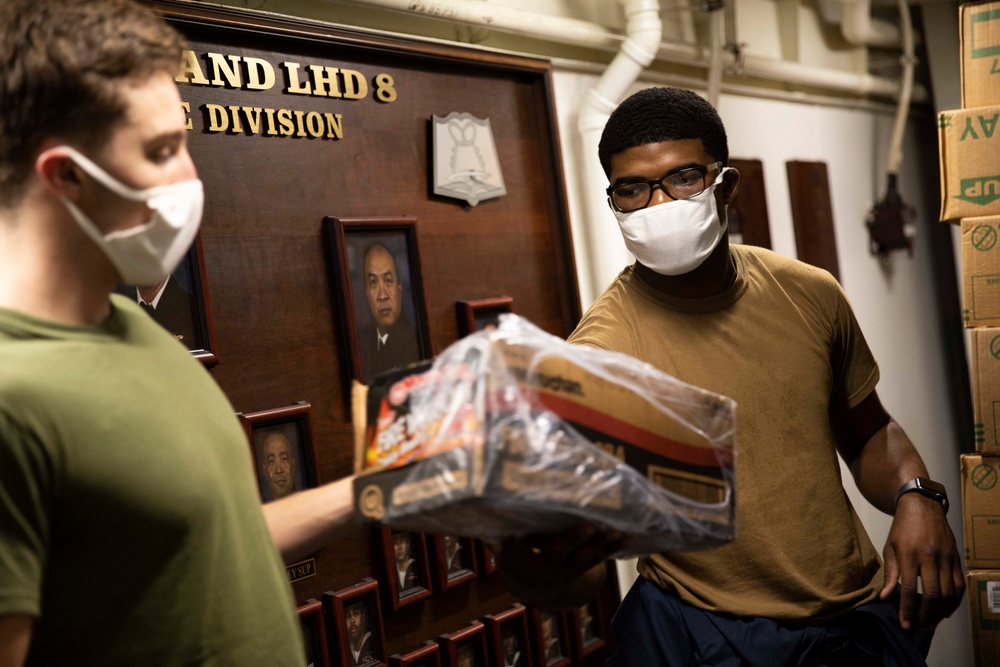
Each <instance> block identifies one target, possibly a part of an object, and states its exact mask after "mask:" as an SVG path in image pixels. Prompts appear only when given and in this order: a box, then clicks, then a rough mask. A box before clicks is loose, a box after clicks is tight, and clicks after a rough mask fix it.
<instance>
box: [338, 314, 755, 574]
mask: <svg viewBox="0 0 1000 667" xmlns="http://www.w3.org/2000/svg"><path fill="white" fill-rule="evenodd" d="M353 398H354V410H353V411H354V426H355V433H356V442H355V468H356V472H358V476H357V477H356V479H355V483H354V492H355V512H356V515H357V517H358V518H359V519H361V520H362V521H365V522H377V523H381V524H383V525H386V526H392V527H396V528H400V529H406V530H411V531H417V532H428V533H449V534H453V535H462V536H466V537H476V538H480V539H482V540H484V541H486V542H499V541H500V540H502V539H503V538H505V537H507V536H511V535H525V534H530V533H544V532H548V531H553V530H559V529H563V528H566V527H568V526H570V525H572V524H574V523H579V522H581V521H589V522H591V523H593V524H595V525H598V526H601V527H606V528H609V529H615V530H619V531H621V532H623V533H625V534H627V535H629V536H631V539H630V540H629V544H628V547H627V551H624V552H622V553H619V554H616V557H626V556H631V555H639V554H646V553H656V552H665V551H686V550H694V549H704V548H710V547H713V546H718V545H721V544H724V543H726V542H729V541H731V540H732V539H733V537H734V536H735V531H736V525H735V502H736V493H735V486H734V471H733V465H734V451H733V433H734V415H735V407H736V404H735V402H734V401H733V400H732V399H730V398H727V397H725V396H721V395H719V394H714V393H712V392H709V391H705V390H703V389H699V388H697V387H693V386H691V385H689V384H686V383H683V382H681V381H679V380H677V379H676V378H674V377H671V376H670V375H667V374H666V373H663V372H662V371H660V370H658V369H656V368H654V367H653V366H650V365H649V364H646V363H644V362H641V361H639V360H637V359H634V358H632V357H629V356H626V355H623V354H619V353H616V352H608V351H605V350H598V349H594V348H589V347H584V346H579V345H571V344H569V343H567V342H565V341H563V340H561V339H559V338H556V337H554V336H551V335H549V334H547V333H545V332H543V331H541V330H540V329H538V328H537V327H535V326H534V325H532V324H531V323H530V322H528V321H527V320H525V319H524V318H521V317H518V316H516V315H513V314H507V315H503V316H501V319H500V325H499V327H498V328H496V329H493V330H488V331H481V332H478V333H475V334H472V335H470V336H467V337H465V338H463V339H462V340H459V341H458V342H456V343H454V344H453V345H451V346H450V347H448V348H447V349H446V350H445V351H444V352H443V353H442V354H441V355H440V356H439V357H438V358H437V359H435V360H434V361H433V363H430V362H428V363H425V364H420V365H416V366H414V367H410V368H407V369H403V370H401V371H397V372H394V373H389V374H386V375H384V376H381V377H380V378H378V379H376V381H375V382H374V383H373V384H372V385H371V386H370V387H365V386H364V385H360V384H356V385H355V387H354V397H353Z"/></svg>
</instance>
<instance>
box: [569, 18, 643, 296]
mask: <svg viewBox="0 0 1000 667" xmlns="http://www.w3.org/2000/svg"><path fill="white" fill-rule="evenodd" d="M622 4H623V5H624V9H625V19H626V24H625V40H624V41H623V42H622V46H621V50H620V51H619V52H618V54H617V55H616V56H615V57H614V59H613V60H612V61H611V64H610V65H608V67H607V69H606V70H604V73H603V74H602V75H601V78H600V79H599V80H598V81H597V83H596V84H595V85H594V87H593V88H591V89H590V92H589V93H587V96H586V98H585V99H584V102H583V105H582V107H581V108H580V113H579V116H578V117H577V130H578V131H579V132H580V138H581V146H580V149H581V151H582V154H581V155H580V156H579V157H580V163H581V164H582V165H583V169H582V172H581V174H580V179H581V185H582V187H581V188H580V191H581V192H583V193H584V209H585V211H584V215H583V216H582V218H581V219H582V221H583V222H582V223H581V224H582V229H581V228H576V229H574V230H573V233H574V237H575V238H577V239H581V241H584V242H585V243H586V247H587V250H588V254H589V257H579V256H578V261H583V262H585V263H586V264H587V267H586V268H587V269H588V270H585V271H578V274H579V275H581V276H588V277H589V278H590V280H589V282H588V284H586V285H580V291H581V294H580V296H581V299H582V300H583V302H584V304H589V303H590V302H591V301H593V299H594V298H595V297H596V295H597V294H600V292H601V290H603V289H604V287H605V286H606V285H607V283H608V282H610V280H611V279H612V278H613V277H614V276H615V274H616V273H617V272H618V271H619V270H621V267H622V266H624V265H625V264H627V263H628V262H629V261H630V256H629V253H628V250H626V249H625V245H624V243H623V242H622V239H621V235H620V233H619V232H618V229H617V227H616V226H615V225H614V224H613V223H612V221H611V214H610V212H609V211H608V208H607V201H606V197H605V194H604V188H603V187H599V185H600V184H603V183H607V176H606V175H605V173H604V170H603V168H602V167H601V163H600V161H599V160H598V159H597V146H598V144H599V143H600V140H601V132H602V131H603V130H604V126H605V124H606V123H607V121H608V117H609V116H610V115H611V112H612V111H614V109H615V107H616V106H618V103H619V102H620V101H621V99H622V98H623V97H624V96H625V93H626V92H628V89H629V88H630V87H631V86H632V85H633V84H634V83H635V82H636V81H637V80H638V78H639V75H640V74H642V72H643V70H645V69H646V68H647V67H649V65H650V64H652V62H653V61H654V60H656V52H657V48H658V46H659V44H660V38H661V36H662V34H663V24H662V23H661V21H660V3H659V2H658V0H622Z"/></svg>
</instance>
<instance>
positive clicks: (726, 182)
mask: <svg viewBox="0 0 1000 667" xmlns="http://www.w3.org/2000/svg"><path fill="white" fill-rule="evenodd" d="M739 190H740V172H739V170H738V169H736V168H735V167H730V168H729V171H727V172H726V173H724V174H723V175H722V200H723V201H724V202H725V203H726V206H728V205H729V204H731V203H733V199H734V198H735V197H736V193H737V192H739Z"/></svg>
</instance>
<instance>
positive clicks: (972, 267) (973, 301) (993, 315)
mask: <svg viewBox="0 0 1000 667" xmlns="http://www.w3.org/2000/svg"><path fill="white" fill-rule="evenodd" d="M962 322H963V323H964V324H965V326H966V327H1000V216H987V217H984V218H962Z"/></svg>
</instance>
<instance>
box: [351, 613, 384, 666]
mask: <svg viewBox="0 0 1000 667" xmlns="http://www.w3.org/2000/svg"><path fill="white" fill-rule="evenodd" d="M344 622H345V623H346V625H347V642H348V647H347V648H348V652H349V654H350V656H351V665H352V667H362V666H363V665H367V664H368V663H371V662H375V661H376V660H377V658H376V656H375V649H374V648H373V641H372V633H371V622H370V621H369V619H368V608H367V606H365V602H364V600H362V601H360V602H355V603H353V604H350V605H348V606H347V607H346V608H345V609H344Z"/></svg>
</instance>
